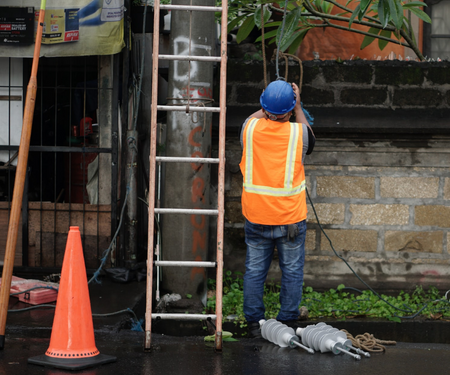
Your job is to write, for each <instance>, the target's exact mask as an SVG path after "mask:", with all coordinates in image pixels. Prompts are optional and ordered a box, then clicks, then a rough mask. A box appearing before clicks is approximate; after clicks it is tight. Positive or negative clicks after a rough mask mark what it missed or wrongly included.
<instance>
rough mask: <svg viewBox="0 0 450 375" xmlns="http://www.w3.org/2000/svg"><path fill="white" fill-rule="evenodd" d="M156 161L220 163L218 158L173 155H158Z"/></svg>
mask: <svg viewBox="0 0 450 375" xmlns="http://www.w3.org/2000/svg"><path fill="white" fill-rule="evenodd" d="M155 160H156V161H162V162H165V163H204V164H218V163H219V159H218V158H188V157H186V158H183V157H173V156H157V157H156V159H155Z"/></svg>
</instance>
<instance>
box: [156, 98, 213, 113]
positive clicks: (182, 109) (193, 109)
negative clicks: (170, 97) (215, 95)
mask: <svg viewBox="0 0 450 375" xmlns="http://www.w3.org/2000/svg"><path fill="white" fill-rule="evenodd" d="M175 100H177V99H175ZM179 100H186V99H183V98H180V99H179ZM156 109H157V110H158V111H179V112H186V110H187V106H185V105H158V106H156ZM189 112H217V113H218V112H220V108H219V107H198V106H196V105H195V104H193V105H190V106H189Z"/></svg>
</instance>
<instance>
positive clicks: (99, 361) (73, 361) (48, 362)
mask: <svg viewBox="0 0 450 375" xmlns="http://www.w3.org/2000/svg"><path fill="white" fill-rule="evenodd" d="M115 361H116V357H113V356H111V355H106V354H99V355H96V356H94V357H88V358H53V357H49V356H48V355H45V354H42V355H38V356H36V357H31V358H28V363H32V364H34V365H41V366H45V367H54V368H61V369H64V370H75V371H76V370H83V369H85V368H88V367H93V366H100V365H104V364H106V363H111V362H115Z"/></svg>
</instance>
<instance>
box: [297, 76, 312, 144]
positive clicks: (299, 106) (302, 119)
mask: <svg viewBox="0 0 450 375" xmlns="http://www.w3.org/2000/svg"><path fill="white" fill-rule="evenodd" d="M292 88H293V89H294V92H295V95H296V97H297V102H296V103H295V107H294V114H295V121H296V122H300V123H302V124H305V125H306V126H307V127H308V129H309V130H310V131H311V134H312V135H313V136H314V132H313V130H312V128H311V126H310V125H309V123H308V120H307V119H306V116H305V114H304V113H303V109H302V104H301V98H300V90H299V88H298V86H297V85H296V84H295V83H293V84H292ZM314 137H315V136H314Z"/></svg>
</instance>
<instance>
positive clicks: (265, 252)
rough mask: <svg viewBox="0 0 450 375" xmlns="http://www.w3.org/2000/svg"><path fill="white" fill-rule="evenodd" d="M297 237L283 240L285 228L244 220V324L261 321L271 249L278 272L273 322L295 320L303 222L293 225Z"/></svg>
mask: <svg viewBox="0 0 450 375" xmlns="http://www.w3.org/2000/svg"><path fill="white" fill-rule="evenodd" d="M296 225H297V227H298V229H299V233H298V235H297V236H296V237H295V239H293V240H292V241H288V240H287V227H288V226H287V225H260V224H254V223H252V222H250V221H248V220H245V243H246V244H247V257H246V260H245V275H244V314H245V319H246V320H247V322H258V321H259V320H261V319H265V317H264V312H265V308H264V303H263V292H264V282H265V281H266V278H267V273H268V271H269V267H270V263H271V262H272V257H273V252H274V249H275V246H276V247H277V249H278V257H279V263H280V268H281V291H280V304H281V309H280V312H279V313H278V316H277V320H282V321H284V320H296V319H297V318H298V315H299V310H298V308H299V305H300V302H301V300H302V290H303V265H304V264H305V236H306V221H305V220H303V221H301V222H299V223H296Z"/></svg>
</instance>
